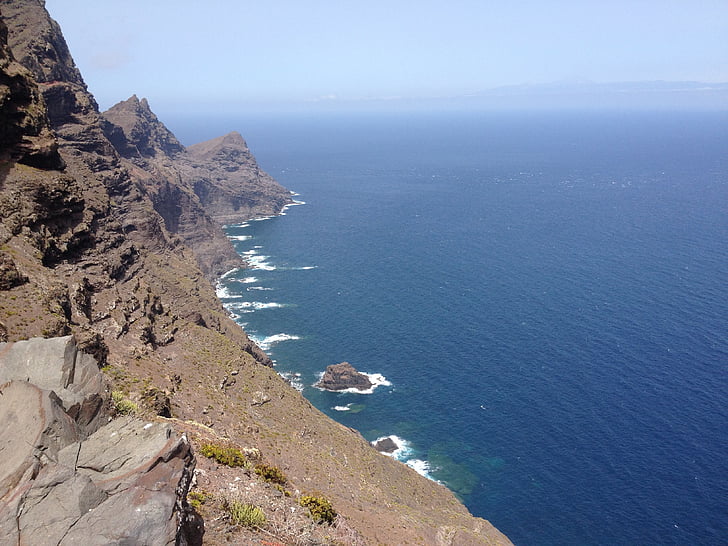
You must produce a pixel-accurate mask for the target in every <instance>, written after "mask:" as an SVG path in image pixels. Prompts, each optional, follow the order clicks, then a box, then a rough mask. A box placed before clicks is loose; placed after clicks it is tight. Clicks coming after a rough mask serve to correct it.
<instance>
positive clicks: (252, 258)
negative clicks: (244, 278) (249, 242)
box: [243, 250, 276, 271]
mask: <svg viewBox="0 0 728 546" xmlns="http://www.w3.org/2000/svg"><path fill="white" fill-rule="evenodd" d="M243 254H245V257H246V258H247V260H248V269H257V270H259V271H275V269H276V266H274V265H271V264H270V263H268V262H267V261H266V260H267V259H268V258H270V256H263V255H261V254H255V250H248V251H247V252H243Z"/></svg>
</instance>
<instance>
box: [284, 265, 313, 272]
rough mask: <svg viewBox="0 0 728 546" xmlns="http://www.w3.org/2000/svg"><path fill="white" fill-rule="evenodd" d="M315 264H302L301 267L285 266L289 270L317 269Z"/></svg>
mask: <svg viewBox="0 0 728 546" xmlns="http://www.w3.org/2000/svg"><path fill="white" fill-rule="evenodd" d="M317 268H318V266H317V265H304V266H301V267H289V268H287V269H288V270H290V271H308V270H309V269H317Z"/></svg>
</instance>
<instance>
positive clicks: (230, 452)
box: [200, 444, 248, 467]
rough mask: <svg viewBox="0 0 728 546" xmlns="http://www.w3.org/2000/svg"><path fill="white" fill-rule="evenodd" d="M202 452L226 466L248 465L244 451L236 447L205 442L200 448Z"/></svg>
mask: <svg viewBox="0 0 728 546" xmlns="http://www.w3.org/2000/svg"><path fill="white" fill-rule="evenodd" d="M200 453H202V454H203V455H204V456H205V457H207V458H209V459H213V460H214V461H216V462H218V463H220V464H224V465H225V466H232V467H235V466H246V464H247V462H248V461H247V459H246V458H245V455H243V452H242V451H240V450H239V449H237V448H234V447H222V446H219V445H216V444H205V445H203V446H202V447H201V448H200Z"/></svg>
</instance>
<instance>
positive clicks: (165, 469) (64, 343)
mask: <svg viewBox="0 0 728 546" xmlns="http://www.w3.org/2000/svg"><path fill="white" fill-rule="evenodd" d="M0 377H2V381H0V429H1V430H2V431H3V441H2V442H0V537H2V539H0V542H2V543H6V542H7V543H8V544H10V543H12V544H38V545H44V544H54V545H71V544H169V545H172V544H199V543H201V537H202V535H201V533H200V530H199V529H196V528H194V518H193V517H191V513H190V510H189V508H188V506H187V503H186V496H187V491H188V489H189V485H190V482H191V479H192V472H193V470H194V466H195V460H194V457H193V455H192V451H191V448H190V443H189V442H188V441H187V438H186V437H185V436H184V435H179V434H177V433H175V432H174V431H173V429H172V427H171V425H170V424H168V423H166V422H157V421H154V422H147V421H143V420H141V419H138V418H134V417H124V418H119V419H115V420H112V421H109V415H108V412H107V411H106V410H107V408H108V405H107V404H100V405H95V406H93V407H94V408H96V409H95V411H94V412H92V413H93V417H92V418H91V414H90V413H89V411H90V410H88V408H89V407H90V406H89V404H92V405H93V404H96V403H97V402H98V401H99V400H100V399H103V397H104V396H105V393H104V382H103V377H102V375H101V373H100V371H99V369H98V366H97V365H96V362H95V360H94V359H93V357H90V355H87V354H85V353H82V352H80V351H78V348H77V346H76V343H75V341H74V339H73V338H72V337H70V336H69V337H64V338H56V339H32V340H29V341H23V342H17V343H4V344H0ZM56 393H58V394H56ZM87 410H88V411H87ZM4 541H5V542H4Z"/></svg>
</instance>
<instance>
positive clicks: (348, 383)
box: [316, 362, 373, 391]
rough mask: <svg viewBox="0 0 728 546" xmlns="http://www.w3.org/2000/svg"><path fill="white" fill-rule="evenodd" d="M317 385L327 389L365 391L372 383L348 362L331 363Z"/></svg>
mask: <svg viewBox="0 0 728 546" xmlns="http://www.w3.org/2000/svg"><path fill="white" fill-rule="evenodd" d="M316 386H317V387H319V388H322V389H326V390H328V391H343V390H346V389H358V390H361V391H365V390H368V389H371V388H372V386H373V383H372V382H371V381H369V378H368V377H367V376H366V375H364V374H363V373H361V372H359V371H357V370H356V368H354V366H352V365H351V364H349V363H348V362H341V363H340V364H332V365H331V366H328V367H327V368H326V372H324V376H323V377H322V378H321V381H319V382H318V383H317V384H316Z"/></svg>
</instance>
